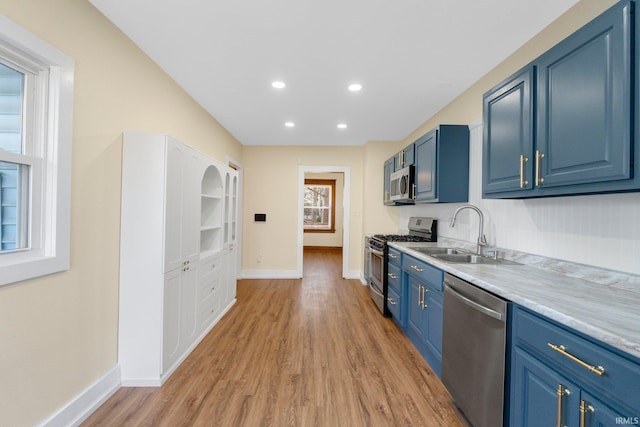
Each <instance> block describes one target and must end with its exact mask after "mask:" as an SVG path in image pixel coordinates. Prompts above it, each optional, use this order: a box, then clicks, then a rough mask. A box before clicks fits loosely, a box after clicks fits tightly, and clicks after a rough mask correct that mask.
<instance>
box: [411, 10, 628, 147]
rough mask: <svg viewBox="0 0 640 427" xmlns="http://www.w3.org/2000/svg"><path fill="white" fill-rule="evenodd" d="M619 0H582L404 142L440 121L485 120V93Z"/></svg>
mask: <svg viewBox="0 0 640 427" xmlns="http://www.w3.org/2000/svg"><path fill="white" fill-rule="evenodd" d="M615 3H617V1H616V0H582V1H580V2H579V3H577V4H576V5H575V6H574V7H572V8H571V9H569V10H568V11H567V12H566V13H565V14H563V15H562V16H560V17H559V18H558V19H556V20H555V21H554V22H552V23H551V24H550V25H549V26H548V27H547V28H545V29H544V30H543V31H541V32H540V33H539V34H538V35H537V36H535V37H534V38H532V39H531V40H529V42H527V43H525V44H524V45H523V46H522V47H521V48H520V49H518V50H517V51H516V52H514V53H513V55H511V56H509V57H508V58H507V59H505V60H504V61H503V62H502V63H500V64H498V65H497V66H496V67H495V68H494V69H493V70H491V71H490V72H489V73H487V74H486V75H485V76H483V77H482V78H481V79H480V80H478V82H476V83H475V84H474V85H472V86H471V87H470V88H469V89H467V90H466V91H465V92H464V93H462V94H461V95H460V96H458V97H457V98H456V99H455V100H454V101H453V102H451V103H450V104H448V105H447V106H445V107H444V108H443V109H442V110H440V111H439V112H438V113H437V114H436V115H434V116H433V117H431V118H429V119H428V120H427V121H426V122H424V123H423V124H422V125H421V126H420V127H418V128H417V129H416V130H415V131H414V132H412V133H411V134H409V135H408V136H407V138H405V140H404V142H405V145H406V144H409V143H411V142H413V141H415V140H416V139H417V138H418V137H420V136H421V135H424V134H425V133H426V132H428V131H429V130H431V129H433V128H434V127H436V126H437V125H439V124H470V123H473V122H476V121H478V120H480V119H482V95H483V94H484V93H485V92H487V91H488V90H489V89H491V88H492V87H494V86H495V85H497V84H498V83H500V82H501V81H502V80H504V79H506V78H507V77H509V76H510V75H511V74H513V73H514V72H515V71H517V70H519V69H520V68H522V67H524V66H525V65H527V64H528V63H529V62H531V61H532V60H534V59H535V58H537V57H538V56H540V55H541V54H542V53H544V52H546V51H547V50H548V49H550V48H551V47H553V46H554V45H555V44H557V43H558V42H560V41H561V40H562V39H564V38H566V37H567V36H568V35H570V34H571V33H573V32H574V31H576V30H577V29H579V28H580V27H582V26H583V25H584V24H586V23H587V22H589V21H590V20H591V19H593V18H595V17H596V16H598V15H599V14H600V13H602V12H603V11H605V10H606V9H608V8H609V7H611V6H612V5H613V4H615Z"/></svg>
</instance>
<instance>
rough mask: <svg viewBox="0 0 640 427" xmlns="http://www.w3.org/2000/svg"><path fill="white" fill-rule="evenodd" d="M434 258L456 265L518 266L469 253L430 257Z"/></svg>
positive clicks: (513, 263) (503, 260)
mask: <svg viewBox="0 0 640 427" xmlns="http://www.w3.org/2000/svg"><path fill="white" fill-rule="evenodd" d="M431 256H432V257H434V258H437V259H439V260H442V261H444V262H452V263H458V264H502V265H520V263H517V262H514V261H507V260H505V259H495V258H491V257H487V256H481V255H475V254H470V253H439V254H438V253H436V254H432V255H431Z"/></svg>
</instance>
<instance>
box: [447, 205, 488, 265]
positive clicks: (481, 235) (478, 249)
mask: <svg viewBox="0 0 640 427" xmlns="http://www.w3.org/2000/svg"><path fill="white" fill-rule="evenodd" d="M464 209H471V210H473V211H475V212H476V213H477V214H478V218H479V221H478V239H477V240H476V253H477V254H478V255H482V247H483V246H487V238H486V237H485V235H484V232H483V229H484V215H483V214H482V211H481V210H480V209H479V208H478V207H477V206H474V205H464V206H460V207H459V208H458V209H456V211H455V212H454V213H453V217H452V218H451V228H454V227H455V225H456V218H457V217H458V213H460V211H462V210H464Z"/></svg>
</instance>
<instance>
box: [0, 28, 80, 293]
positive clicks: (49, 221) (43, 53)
mask: <svg viewBox="0 0 640 427" xmlns="http://www.w3.org/2000/svg"><path fill="white" fill-rule="evenodd" d="M0 45H1V47H0V59H2V61H3V62H4V63H12V62H13V63H15V64H17V65H18V66H19V67H21V68H23V69H29V70H31V71H32V72H34V70H35V75H36V78H35V82H34V86H33V89H34V91H35V92H34V93H33V95H31V93H30V96H33V99H34V101H35V103H34V104H33V105H34V109H33V110H31V111H30V115H31V117H29V118H27V119H26V120H25V125H26V126H30V129H31V132H32V135H33V138H31V139H30V140H28V141H24V143H23V144H24V147H25V152H24V153H23V155H17V154H13V153H8V152H6V151H3V150H0V160H3V161H9V162H12V163H19V164H28V165H29V169H30V171H31V173H30V177H29V196H30V200H29V202H28V203H29V219H28V229H29V231H28V235H29V238H28V239H29V244H28V247H27V248H26V249H22V250H15V251H9V252H0V286H1V285H6V284H10V283H15V282H19V281H23V280H27V279H32V278H35V277H40V276H44V275H47V274H52V273H56V272H60V271H64V270H68V269H69V263H70V224H71V223H70V217H71V140H72V133H73V127H72V126H73V124H72V121H73V80H74V61H73V60H72V59H71V58H69V57H68V56H67V55H65V54H64V53H62V52H61V51H59V50H58V49H56V48H54V47H53V46H51V45H49V44H48V43H46V42H45V41H43V40H41V39H40V38H38V37H36V36H35V35H34V34H32V33H31V32H29V31H28V30H26V29H24V28H23V27H21V26H19V25H17V24H16V23H14V22H13V21H11V20H10V19H8V18H7V17H5V16H2V15H0ZM31 118H35V119H34V121H33V122H32V121H31Z"/></svg>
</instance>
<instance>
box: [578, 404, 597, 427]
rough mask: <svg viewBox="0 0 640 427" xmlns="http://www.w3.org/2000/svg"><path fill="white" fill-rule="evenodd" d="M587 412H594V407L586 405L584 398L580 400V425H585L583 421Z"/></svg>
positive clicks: (583, 426)
mask: <svg viewBox="0 0 640 427" xmlns="http://www.w3.org/2000/svg"><path fill="white" fill-rule="evenodd" d="M587 412H589V413H590V414H593V413H594V412H596V410H595V408H594V407H593V406H591V405H588V404H587V402H585V401H584V400H581V401H580V427H586V425H587V423H586V422H585V421H586V420H585V418H586V414H587Z"/></svg>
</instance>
